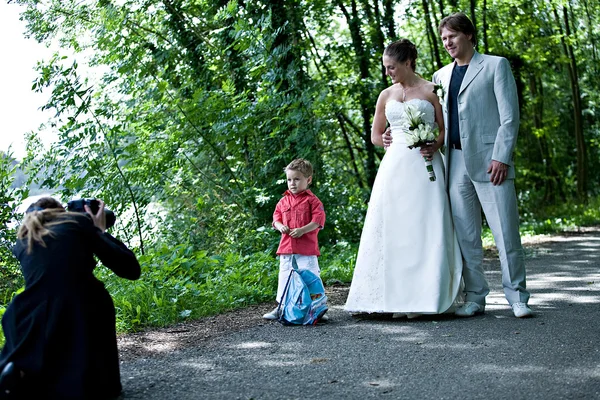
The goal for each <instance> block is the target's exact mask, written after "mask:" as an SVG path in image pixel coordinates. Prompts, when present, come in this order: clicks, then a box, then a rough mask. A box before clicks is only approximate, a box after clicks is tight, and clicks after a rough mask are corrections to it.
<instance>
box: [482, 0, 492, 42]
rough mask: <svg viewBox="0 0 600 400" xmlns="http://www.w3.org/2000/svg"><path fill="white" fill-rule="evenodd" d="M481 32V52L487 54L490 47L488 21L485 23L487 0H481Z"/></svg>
mask: <svg viewBox="0 0 600 400" xmlns="http://www.w3.org/2000/svg"><path fill="white" fill-rule="evenodd" d="M481 14H482V19H483V22H482V27H481V29H482V32H483V52H484V53H485V54H489V52H490V48H489V45H488V35H487V33H488V23H487V0H483V10H482V13H481Z"/></svg>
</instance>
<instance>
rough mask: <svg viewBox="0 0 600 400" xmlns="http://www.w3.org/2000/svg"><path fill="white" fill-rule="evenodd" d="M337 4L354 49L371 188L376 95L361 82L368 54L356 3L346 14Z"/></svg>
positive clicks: (367, 67)
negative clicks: (348, 30) (372, 138)
mask: <svg viewBox="0 0 600 400" xmlns="http://www.w3.org/2000/svg"><path fill="white" fill-rule="evenodd" d="M337 3H338V6H339V7H340V9H341V10H342V13H343V14H344V16H345V17H346V21H347V22H348V28H349V29H350V36H351V38H352V46H353V47H354V54H355V57H356V64H357V65H358V70H359V77H360V79H359V82H360V83H359V85H360V86H359V88H358V90H359V106H360V114H361V117H362V125H363V141H364V143H365V150H366V153H367V157H366V160H365V173H366V176H367V183H368V185H369V188H372V187H373V182H375V175H376V174H377V169H376V166H375V145H373V142H371V116H372V114H373V112H374V100H373V97H374V96H376V95H377V94H376V93H371V91H370V90H369V87H368V86H367V85H364V84H363V82H364V81H365V80H366V79H367V78H368V77H369V53H368V52H367V51H366V49H365V44H364V40H363V37H362V33H361V30H360V27H361V23H362V21H361V19H360V16H359V15H358V9H357V7H356V1H355V0H352V4H351V6H352V9H351V13H350V12H348V10H347V9H346V6H345V5H344V3H343V2H342V1H341V0H338V2H337Z"/></svg>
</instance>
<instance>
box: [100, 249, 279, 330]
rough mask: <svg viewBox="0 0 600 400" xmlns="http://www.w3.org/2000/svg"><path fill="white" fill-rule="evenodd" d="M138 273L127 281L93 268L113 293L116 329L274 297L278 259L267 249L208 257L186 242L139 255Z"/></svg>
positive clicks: (160, 322)
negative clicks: (138, 276) (244, 253)
mask: <svg viewBox="0 0 600 400" xmlns="http://www.w3.org/2000/svg"><path fill="white" fill-rule="evenodd" d="M140 264H141V265H142V278H141V279H140V280H138V281H134V282H130V281H125V280H123V279H120V278H118V277H116V276H114V275H113V274H112V273H111V272H110V271H108V270H106V269H97V271H98V273H97V274H98V277H99V279H101V280H103V281H104V282H105V284H106V287H107V289H108V290H109V291H110V293H111V295H112V296H113V299H114V303H115V307H116V310H117V327H118V329H119V330H120V331H135V330H139V329H141V328H142V327H145V326H165V325H168V324H172V323H174V322H177V321H182V320H186V319H197V318H199V317H203V316H206V315H212V314H216V313H219V312H223V311H226V310H230V309H234V308H239V307H244V306H247V305H249V304H255V303H260V302H264V301H268V300H272V299H273V297H274V296H275V289H276V287H277V274H276V273H275V272H276V271H277V267H278V266H277V263H276V261H275V259H274V258H273V257H272V256H271V255H269V254H267V253H264V252H263V253H255V254H252V255H249V256H242V255H240V254H236V253H225V254H222V255H219V256H217V255H213V256H209V255H208V253H207V252H206V251H196V250H194V249H193V248H192V247H190V246H185V245H179V246H177V247H176V248H170V247H161V248H157V249H156V250H154V249H153V251H152V252H149V254H146V255H145V256H142V257H140Z"/></svg>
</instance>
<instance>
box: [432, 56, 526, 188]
mask: <svg viewBox="0 0 600 400" xmlns="http://www.w3.org/2000/svg"><path fill="white" fill-rule="evenodd" d="M454 65H455V63H452V64H449V65H446V66H445V67H444V68H442V69H440V70H439V71H437V72H436V73H435V74H433V82H434V83H436V84H442V86H443V87H444V92H445V98H444V101H443V106H442V108H443V110H444V125H445V126H446V145H447V144H448V140H449V137H450V135H449V132H448V109H447V97H448V92H449V89H450V78H451V77H452V70H453V68H454ZM458 118H459V127H460V142H461V146H462V151H463V155H464V158H465V166H466V168H467V172H468V174H469V176H470V177H471V179H472V180H473V181H480V182H486V181H487V182H489V179H490V177H489V174H488V173H487V168H488V166H489V164H490V162H491V161H492V160H496V161H500V162H503V163H505V164H508V165H509V169H508V177H507V179H514V177H515V169H514V163H513V152H514V148H515V144H516V142H517V133H518V131H519V102H518V97H517V86H516V83H515V78H514V77H513V74H512V72H511V70H510V65H509V63H508V60H507V59H506V58H503V57H496V56H488V55H482V54H479V53H478V52H477V51H476V52H475V54H473V58H472V59H471V62H470V63H469V68H468V69H467V73H466V74H465V77H464V80H463V82H462V85H461V87H460V91H459V93H458ZM446 155H447V156H448V155H449V154H446ZM447 159H448V162H450V160H449V158H447ZM448 170H449V168H446V175H447V174H448ZM446 178H448V177H447V176H446ZM446 182H448V179H446Z"/></svg>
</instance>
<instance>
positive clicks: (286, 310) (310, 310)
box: [279, 258, 328, 325]
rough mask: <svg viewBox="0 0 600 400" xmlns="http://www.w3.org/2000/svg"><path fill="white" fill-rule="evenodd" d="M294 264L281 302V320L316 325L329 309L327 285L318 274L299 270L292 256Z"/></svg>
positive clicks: (294, 323)
mask: <svg viewBox="0 0 600 400" xmlns="http://www.w3.org/2000/svg"><path fill="white" fill-rule="evenodd" d="M292 266H293V268H294V269H292V270H291V271H290V275H289V277H288V280H287V283H286V285H285V290H284V292H283V296H282V297H281V302H280V303H279V309H280V312H279V322H281V323H283V324H284V325H315V324H316V323H317V321H318V320H319V318H321V317H322V316H323V315H324V314H325V313H326V312H327V310H328V308H327V296H326V295H325V287H324V286H323V282H322V281H321V278H320V277H319V276H318V275H316V274H314V273H313V272H311V271H309V270H298V264H297V263H296V259H295V258H292Z"/></svg>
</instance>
